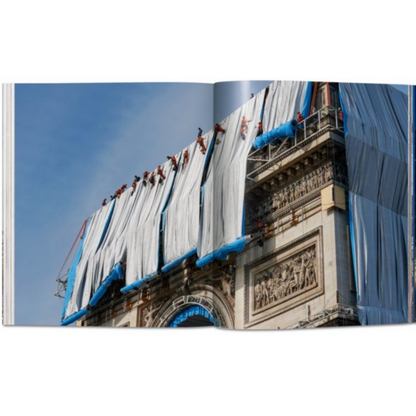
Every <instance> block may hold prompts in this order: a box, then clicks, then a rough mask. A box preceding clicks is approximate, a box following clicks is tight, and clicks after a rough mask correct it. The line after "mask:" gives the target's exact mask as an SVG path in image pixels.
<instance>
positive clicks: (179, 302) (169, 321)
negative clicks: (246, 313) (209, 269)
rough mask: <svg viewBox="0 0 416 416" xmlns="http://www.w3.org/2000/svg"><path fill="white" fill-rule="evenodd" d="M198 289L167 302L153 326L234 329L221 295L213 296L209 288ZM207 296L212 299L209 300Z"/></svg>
mask: <svg viewBox="0 0 416 416" xmlns="http://www.w3.org/2000/svg"><path fill="white" fill-rule="evenodd" d="M197 289H198V291H197V290H195V292H194V293H193V294H191V295H183V296H180V297H177V296H172V297H171V298H170V299H169V300H167V301H166V302H165V305H164V306H163V307H162V308H161V309H160V310H159V312H158V313H157V315H156V317H155V320H154V322H153V324H152V326H154V327H159V328H160V327H173V328H181V327H187V326H189V327H190V326H194V327H197V326H208V325H209V326H216V327H219V328H233V320H232V317H231V315H230V313H229V312H228V310H227V309H226V307H225V305H224V303H223V301H222V300H221V298H220V296H221V295H219V296H212V295H213V294H211V293H212V292H211V293H210V292H208V290H209V289H211V288H209V287H208V286H204V287H202V288H197ZM201 294H203V295H204V296H201ZM207 294H208V295H211V296H212V297H211V298H209V297H208V296H206V295H207ZM214 299H215V301H214Z"/></svg>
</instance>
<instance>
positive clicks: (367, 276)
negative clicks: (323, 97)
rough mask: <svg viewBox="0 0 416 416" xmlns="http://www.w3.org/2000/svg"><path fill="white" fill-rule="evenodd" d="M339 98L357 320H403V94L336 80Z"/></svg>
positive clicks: (404, 107)
mask: <svg viewBox="0 0 416 416" xmlns="http://www.w3.org/2000/svg"><path fill="white" fill-rule="evenodd" d="M340 97H341V103H342V108H343V113H344V125H345V126H346V130H345V142H346V151H347V164H348V177H349V186H350V189H349V191H350V192H349V198H350V203H349V206H350V211H351V212H350V217H351V235H352V245H353V247H352V250H353V257H354V271H355V275H356V280H357V306H358V315H359V320H360V322H361V323H362V324H387V323H400V322H406V321H407V270H408V265H407V244H408V241H407V239H408V236H407V221H408V219H407V138H406V135H407V133H406V132H407V127H406V126H407V117H406V116H407V100H406V96H405V95H404V94H402V93H401V92H399V91H397V90H395V89H393V88H392V87H390V86H388V85H372V84H340Z"/></svg>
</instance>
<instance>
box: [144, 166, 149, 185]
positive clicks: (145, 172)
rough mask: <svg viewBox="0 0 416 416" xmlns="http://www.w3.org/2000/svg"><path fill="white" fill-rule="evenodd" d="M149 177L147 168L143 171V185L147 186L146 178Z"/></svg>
mask: <svg viewBox="0 0 416 416" xmlns="http://www.w3.org/2000/svg"><path fill="white" fill-rule="evenodd" d="M148 179H149V172H148V171H147V170H145V171H144V172H143V181H142V183H143V186H147V180H148Z"/></svg>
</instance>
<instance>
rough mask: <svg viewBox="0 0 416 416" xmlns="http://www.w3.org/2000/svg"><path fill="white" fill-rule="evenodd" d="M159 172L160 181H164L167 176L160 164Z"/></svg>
mask: <svg viewBox="0 0 416 416" xmlns="http://www.w3.org/2000/svg"><path fill="white" fill-rule="evenodd" d="M157 174H158V175H159V176H160V178H159V183H163V181H164V180H165V179H166V176H165V174H164V173H163V169H162V168H161V167H160V165H159V166H158V167H157Z"/></svg>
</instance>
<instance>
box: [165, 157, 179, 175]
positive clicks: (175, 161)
mask: <svg viewBox="0 0 416 416" xmlns="http://www.w3.org/2000/svg"><path fill="white" fill-rule="evenodd" d="M167 158H168V159H169V160H170V163H172V169H173V170H174V171H175V172H176V171H177V170H178V161H177V160H176V157H175V156H167Z"/></svg>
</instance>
